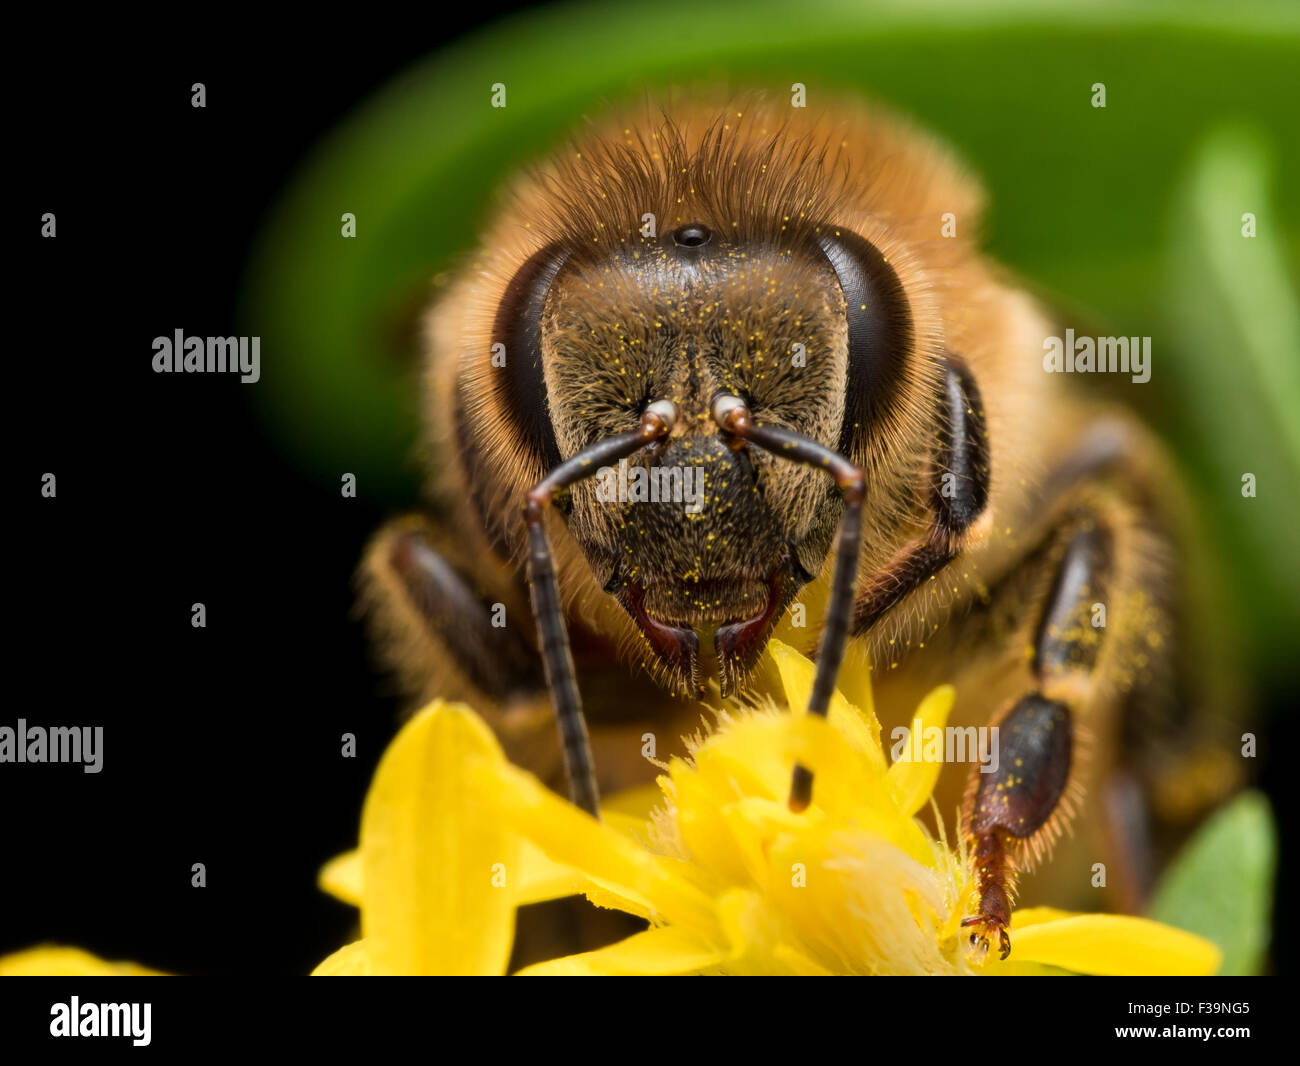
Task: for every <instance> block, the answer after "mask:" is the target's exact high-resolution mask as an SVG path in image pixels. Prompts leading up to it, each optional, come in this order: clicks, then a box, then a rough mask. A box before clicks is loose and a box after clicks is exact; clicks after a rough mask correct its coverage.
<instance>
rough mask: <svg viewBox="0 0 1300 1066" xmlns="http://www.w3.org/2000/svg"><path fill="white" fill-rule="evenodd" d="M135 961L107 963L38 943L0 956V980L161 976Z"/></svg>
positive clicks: (75, 950) (55, 946)
mask: <svg viewBox="0 0 1300 1066" xmlns="http://www.w3.org/2000/svg"><path fill="white" fill-rule="evenodd" d="M165 976H166V975H165V974H164V973H163V972H162V971H161V970H151V969H149V968H148V967H146V966H141V965H140V964H139V963H135V962H109V961H108V960H107V959H101V958H100V957H99V956H98V955H92V954H91V953H90V952H88V951H82V950H81V949H80V948H68V947H61V946H60V945H58V944H42V945H41V946H40V947H35V948H28V949H27V950H26V951H16V952H14V953H13V954H12V955H2V956H0V977H165Z"/></svg>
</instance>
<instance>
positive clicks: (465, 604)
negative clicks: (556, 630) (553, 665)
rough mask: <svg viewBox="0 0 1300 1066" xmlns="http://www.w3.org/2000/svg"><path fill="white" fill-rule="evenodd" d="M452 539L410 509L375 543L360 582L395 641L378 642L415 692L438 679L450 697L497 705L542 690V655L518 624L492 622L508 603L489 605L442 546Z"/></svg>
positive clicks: (371, 610)
mask: <svg viewBox="0 0 1300 1066" xmlns="http://www.w3.org/2000/svg"><path fill="white" fill-rule="evenodd" d="M445 539H446V538H445V537H440V535H439V530H438V527H437V525H436V523H435V522H434V521H433V520H432V519H430V518H429V517H427V516H425V515H419V514H411V515H405V516H402V517H400V518H397V519H394V520H393V521H391V522H389V523H387V524H386V525H385V526H384V527H383V529H381V530H380V531H379V533H378V534H377V535H376V536H375V537H374V539H373V540H372V541H371V544H370V547H369V549H368V550H367V552H366V557H365V561H364V563H363V564H362V570H361V573H360V574H359V580H360V583H361V586H362V603H363V606H364V607H365V608H366V613H367V614H368V616H369V621H370V623H371V625H372V627H375V628H377V629H378V630H381V631H382V632H383V635H384V636H387V637H389V638H391V639H390V640H387V641H379V642H378V643H380V644H381V645H383V646H386V647H388V648H389V649H390V657H391V659H392V660H393V661H392V665H393V666H394V667H395V668H396V669H397V670H398V671H400V672H401V673H402V674H403V675H404V679H405V681H406V687H407V688H409V689H410V690H411V691H412V692H417V693H423V692H425V691H427V689H428V687H429V681H430V679H431V678H434V677H436V678H437V680H438V690H439V691H440V692H442V693H443V694H456V695H464V696H466V697H467V698H474V699H476V700H478V699H480V698H482V699H484V700H486V701H488V702H490V703H491V702H498V703H499V702H504V701H506V700H508V699H509V698H510V697H511V696H512V695H513V694H515V693H523V692H536V691H538V690H539V689H540V688H541V686H542V678H541V673H540V671H539V670H538V669H537V666H536V653H535V652H533V651H532V650H531V649H530V648H529V647H528V645H527V643H526V642H525V641H524V639H523V638H522V637H521V636H520V629H519V627H518V626H511V625H509V624H506V625H502V624H501V622H502V621H503V619H501V618H500V617H497V618H496V619H495V621H496V623H497V624H496V625H494V624H493V622H494V612H496V611H498V610H504V607H505V605H504V604H493V603H491V602H489V600H488V599H486V598H485V596H484V595H483V594H482V593H481V592H480V591H479V590H478V589H477V588H476V587H475V585H474V584H473V583H472V582H471V579H469V578H468V577H467V576H466V573H467V571H466V569H465V568H464V567H463V566H462V565H460V563H459V561H457V560H455V559H453V558H451V557H449V556H448V555H447V554H445V553H444V552H443V551H440V550H439V547H438V545H439V542H440V541H441V540H445ZM430 638H432V640H430Z"/></svg>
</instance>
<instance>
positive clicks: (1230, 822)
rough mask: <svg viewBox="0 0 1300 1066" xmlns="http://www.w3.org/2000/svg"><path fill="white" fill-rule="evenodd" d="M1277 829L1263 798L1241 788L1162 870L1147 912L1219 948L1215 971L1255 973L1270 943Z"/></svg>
mask: <svg viewBox="0 0 1300 1066" xmlns="http://www.w3.org/2000/svg"><path fill="white" fill-rule="evenodd" d="M1276 865H1277V830H1276V827H1275V825H1274V823H1273V813H1272V810H1271V809H1270V807H1269V803H1268V800H1267V798H1265V797H1264V796H1263V795H1262V794H1261V793H1259V792H1245V793H1243V794H1242V795H1240V796H1238V797H1237V798H1236V799H1235V800H1233V801H1232V802H1231V803H1230V804H1228V805H1227V806H1226V807H1224V808H1223V809H1222V810H1220V811H1219V812H1218V813H1216V814H1215V815H1214V816H1213V817H1212V818H1210V820H1209V821H1208V822H1206V824H1205V825H1204V826H1203V827H1202V828H1201V830H1200V832H1198V833H1197V834H1196V836H1195V837H1194V838H1193V839H1192V840H1191V842H1190V843H1188V845H1187V846H1186V847H1185V848H1184V849H1183V851H1182V853H1181V854H1180V855H1179V856H1178V858H1177V859H1176V860H1175V861H1174V863H1173V865H1171V866H1170V867H1169V869H1168V870H1167V871H1166V872H1165V875H1164V877H1163V878H1162V879H1161V881H1160V884H1159V886H1158V887H1157V888H1156V892H1155V895H1154V897H1153V899H1152V902H1151V907H1150V910H1149V913H1148V917H1151V918H1154V919H1156V921H1160V922H1164V923H1165V924H1167V925H1172V926H1175V927H1177V928H1179V929H1185V930H1187V931H1188V932H1191V933H1199V934H1200V935H1201V936H1203V937H1206V938H1208V939H1210V940H1212V941H1214V943H1216V944H1217V945H1218V946H1219V947H1220V948H1221V949H1222V951H1223V965H1222V967H1220V969H1219V973H1220V974H1224V975H1242V974H1257V973H1259V972H1260V970H1261V969H1262V967H1263V965H1264V960H1265V957H1266V954H1267V951H1268V937H1269V926H1270V916H1271V913H1272V909H1273V878H1274V871H1275V868H1276Z"/></svg>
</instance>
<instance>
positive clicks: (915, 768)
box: [885, 685, 957, 818]
mask: <svg viewBox="0 0 1300 1066" xmlns="http://www.w3.org/2000/svg"><path fill="white" fill-rule="evenodd" d="M956 698H957V690H956V689H954V688H953V687H952V686H951V685H940V686H939V687H938V688H936V689H935V690H934V691H933V692H931V693H930V694H929V695H928V696H926V697H925V699H923V700H922V701H921V705H920V706H919V707H918V708H917V709H916V714H915V715H914V716H913V718H912V730H913V731H916V730H918V729H919V730H920V736H921V738H922V740H924V738H925V736H926V732H927V731H928V730H930V729H940V730H942V729H943V727H944V726H945V725H947V724H948V712H949V711H951V710H952V704H953V701H954V700H955V699H956ZM912 743H914V742H913V741H912V737H911V734H909V736H908V746H907V747H906V748H905V749H904V752H903V758H902V759H900V760H899V761H898V762H896V763H894V765H893V766H891V767H890V768H889V772H888V773H887V774H886V775H885V782H886V784H887V785H888V786H889V794H890V795H891V796H893V797H894V802H895V803H897V804H898V809H899V810H900V811H902V813H903V814H905V815H906V816H907V817H909V818H910V817H911V816H912V815H914V814H915V813H916V812H917V811H919V810H920V809H921V808H922V807H924V806H925V803H926V800H928V799H929V798H930V793H932V792H933V791H934V785H935V782H936V781H938V780H939V771H940V770H941V769H943V762H942V761H938V762H926V761H925V760H923V759H912V758H910V755H911V750H912V749H911V745H912Z"/></svg>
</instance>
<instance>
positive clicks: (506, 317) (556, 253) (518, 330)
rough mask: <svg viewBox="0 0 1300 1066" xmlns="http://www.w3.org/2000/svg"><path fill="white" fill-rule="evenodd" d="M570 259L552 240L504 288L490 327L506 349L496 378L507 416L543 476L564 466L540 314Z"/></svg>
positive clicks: (560, 242) (499, 342) (566, 248)
mask: <svg viewBox="0 0 1300 1066" xmlns="http://www.w3.org/2000/svg"><path fill="white" fill-rule="evenodd" d="M568 259H569V249H568V247H567V246H566V245H565V244H564V242H562V241H554V242H552V243H551V244H548V245H547V246H546V247H545V248H543V249H541V251H539V252H536V253H534V254H533V255H532V256H530V257H529V258H528V259H527V260H525V262H524V264H523V265H522V266H521V267H520V268H519V269H518V270H517V271H516V272H515V276H514V277H513V278H511V279H510V284H509V285H507V286H506V291H505V293H504V295H503V296H502V297H501V303H500V304H499V305H498V307H497V314H496V319H495V321H494V322H493V325H492V343H493V344H494V345H495V344H504V345H505V349H506V365H505V367H504V368H502V369H501V370H496V369H494V371H493V372H494V373H499V374H500V375H501V377H500V380H499V383H498V385H497V389H498V390H499V391H498V395H499V396H500V398H501V401H502V406H503V413H504V414H505V415H506V417H507V418H508V419H509V421H510V422H511V423H512V424H513V425H514V426H515V427H516V428H517V429H518V430H519V432H520V435H521V436H522V438H523V442H524V446H525V448H526V449H527V450H528V452H529V453H530V456H531V458H532V459H533V460H534V461H535V462H536V464H537V466H538V467H539V468H540V469H541V470H542V471H549V470H553V469H555V467H557V466H559V465H560V446H559V443H558V442H557V441H556V439H555V426H554V425H553V424H552V422H551V405H550V398H549V396H548V395H547V391H546V375H545V372H544V370H543V367H542V313H543V311H544V310H545V309H546V297H547V295H548V294H549V293H550V291H551V286H552V285H553V284H554V282H555V279H556V278H557V277H558V276H559V274H560V271H561V270H562V269H563V268H564V265H565V263H566V262H568Z"/></svg>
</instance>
